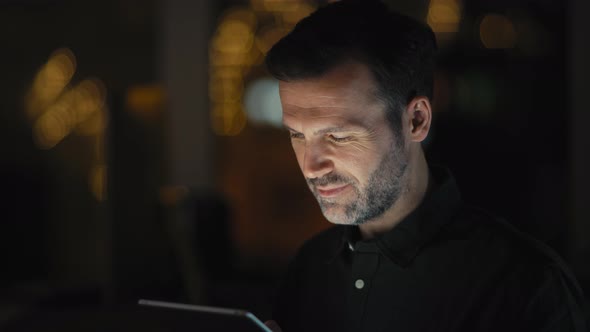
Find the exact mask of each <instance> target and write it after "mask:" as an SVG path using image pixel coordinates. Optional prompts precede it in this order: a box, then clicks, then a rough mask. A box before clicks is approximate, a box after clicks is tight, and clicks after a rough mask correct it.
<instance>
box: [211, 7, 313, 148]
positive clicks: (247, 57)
mask: <svg viewBox="0 0 590 332" xmlns="http://www.w3.org/2000/svg"><path fill="white" fill-rule="evenodd" d="M315 8H316V7H315V6H314V5H312V4H310V3H309V2H307V1H297V0H251V1H250V6H249V7H241V6H236V7H232V8H230V9H229V10H227V11H226V12H225V14H224V15H222V18H221V19H220V21H219V23H218V25H217V29H216V30H215V33H214V34H213V38H212V39H211V42H210V45H209V65H210V76H209V100H210V105H211V106H210V107H211V113H210V114H211V115H210V117H211V125H212V126H213V132H215V133H216V134H217V135H221V136H235V135H238V134H239V133H240V132H241V131H242V130H243V129H244V128H245V126H246V122H247V119H249V120H251V121H252V122H253V123H259V124H260V123H266V124H271V125H278V124H280V121H281V119H280V117H279V116H280V103H279V102H278V93H277V89H278V88H277V85H276V84H275V83H273V81H272V80H268V79H259V78H260V77H264V75H260V74H261V72H262V71H263V70H264V69H263V67H262V62H263V60H264V54H265V53H266V52H267V51H268V50H269V49H270V47H271V46H272V45H273V44H274V43H276V42H277V41H278V40H279V39H280V38H282V37H283V36H284V35H286V34H287V33H288V32H289V31H290V30H291V29H292V28H293V26H294V25H295V24H296V23H297V22H298V21H299V20H300V19H301V18H303V17H305V16H307V15H309V14H310V13H311V12H312V11H313V10H314V9H315ZM257 79H259V81H255V82H254V83H249V82H251V81H252V80H257ZM245 86H247V87H248V91H247V92H245V89H244V87H245ZM244 99H246V100H244ZM277 104H278V105H279V106H278V107H277ZM244 110H246V113H245V111H244ZM246 115H247V116H246Z"/></svg>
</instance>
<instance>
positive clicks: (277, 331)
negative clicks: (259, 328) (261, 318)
mask: <svg viewBox="0 0 590 332" xmlns="http://www.w3.org/2000/svg"><path fill="white" fill-rule="evenodd" d="M264 325H266V326H267V327H268V328H269V329H271V330H272V331H273V332H283V330H281V327H280V326H279V324H277V322H275V321H274V320H267V321H266V322H264Z"/></svg>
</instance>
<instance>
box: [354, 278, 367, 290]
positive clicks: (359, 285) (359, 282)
mask: <svg viewBox="0 0 590 332" xmlns="http://www.w3.org/2000/svg"><path fill="white" fill-rule="evenodd" d="M354 287H356V288H357V289H363V287H365V282H364V281H363V279H357V280H356V281H355V282H354Z"/></svg>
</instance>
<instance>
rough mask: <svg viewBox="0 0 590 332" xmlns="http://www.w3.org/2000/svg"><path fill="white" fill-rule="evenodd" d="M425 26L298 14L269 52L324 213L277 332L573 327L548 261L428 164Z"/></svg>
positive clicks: (575, 312)
mask: <svg viewBox="0 0 590 332" xmlns="http://www.w3.org/2000/svg"><path fill="white" fill-rule="evenodd" d="M435 51H436V45H435V41H434V36H433V33H432V31H431V30H430V29H429V28H428V27H426V26H424V25H422V24H420V23H418V22H416V21H414V20H412V19H410V18H408V17H405V16H402V15H399V14H396V13H393V12H390V11H388V9H387V8H386V7H385V6H384V5H383V4H381V3H379V2H377V1H368V0H365V1H352V0H349V1H347V0H343V1H340V2H336V3H333V4H330V5H328V6H326V7H324V8H321V9H319V10H318V11H317V12H315V13H313V14H312V15H311V16H309V17H307V18H305V19H303V20H302V21H301V22H299V24H298V25H297V26H296V27H295V29H294V30H293V31H292V32H291V33H290V34H288V35H287V36H286V37H285V38H283V39H282V40H280V41H279V42H278V43H277V44H276V45H275V46H274V47H273V48H272V49H271V50H270V51H269V53H268V55H267V58H266V64H267V67H268V69H269V71H270V72H271V74H272V75H273V76H275V77H276V78H277V79H278V80H279V81H280V83H279V91H280V97H281V103H282V106H283V122H284V126H285V127H286V128H287V129H288V131H289V132H290V135H291V142H292V145H293V149H294V151H295V155H296V157H297V161H298V163H299V166H300V168H301V170H302V172H303V175H304V176H305V178H306V180H307V182H308V184H309V188H310V189H311V191H312V193H313V194H314V195H315V197H316V198H317V201H318V203H319V205H320V207H321V209H322V211H323V214H324V216H325V217H326V219H328V220H329V221H330V222H332V223H334V224H336V226H335V227H334V228H331V229H329V230H327V231H325V232H323V233H321V234H319V235H317V236H316V237H314V238H313V239H311V240H309V241H308V242H307V243H306V244H305V245H304V246H303V247H302V249H301V250H300V251H299V253H298V254H297V256H296V258H295V259H294V261H293V263H292V264H291V267H290V269H289V272H288V275H287V278H286V280H285V283H284V286H283V288H282V291H281V293H280V294H279V296H278V300H277V304H276V308H275V309H276V310H275V314H274V317H273V318H274V319H275V321H273V322H268V325H269V326H271V327H272V328H273V330H275V331H280V330H281V329H282V330H283V331H286V332H298V331H300V332H310V331H372V332H373V331H585V329H586V322H585V319H584V318H583V313H582V310H581V307H582V303H583V301H584V299H583V296H582V295H581V291H580V289H579V286H578V285H577V283H576V281H575V279H574V278H573V277H572V276H571V273H570V272H569V271H568V270H567V268H566V267H565V265H564V264H563V263H562V261H561V260H560V259H559V258H557V257H556V255H555V254H554V253H553V252H552V251H551V250H549V249H548V248H546V247H544V246H543V245H541V244H539V243H538V242H536V241H533V240H530V239H529V238H527V237H526V236H524V235H522V234H521V233H519V232H517V231H515V230H514V229H513V228H512V227H510V226H509V225H507V224H505V223H503V222H501V221H498V220H496V218H493V217H491V216H490V215H488V214H487V213H485V212H483V211H481V210H478V209H475V208H472V207H469V206H467V205H465V204H464V203H463V202H462V201H461V199H460V196H459V193H458V189H457V188H456V185H455V182H454V181H453V178H452V176H451V175H450V174H449V173H448V172H447V171H446V170H445V169H442V168H438V167H431V166H429V165H428V164H427V161H426V158H425V156H424V152H423V150H422V147H421V142H422V141H424V139H425V138H426V137H427V135H428V132H429V129H430V125H431V122H432V105H431V102H430V101H431V99H432V85H433V83H432V82H433V70H434V55H435Z"/></svg>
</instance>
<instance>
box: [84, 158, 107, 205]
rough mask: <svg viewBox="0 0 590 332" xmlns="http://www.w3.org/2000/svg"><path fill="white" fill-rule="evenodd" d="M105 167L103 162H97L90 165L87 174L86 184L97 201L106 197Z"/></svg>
mask: <svg viewBox="0 0 590 332" xmlns="http://www.w3.org/2000/svg"><path fill="white" fill-rule="evenodd" d="M106 183H107V167H106V165H104V164H97V165H95V166H93V167H92V169H91V170H90V174H89V176H88V186H89V188H90V191H91V192H92V194H93V195H94V197H95V198H96V200H97V201H99V202H102V201H104V200H105V199H106V196H107V195H106V193H107V190H106V189H107V185H106Z"/></svg>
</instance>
